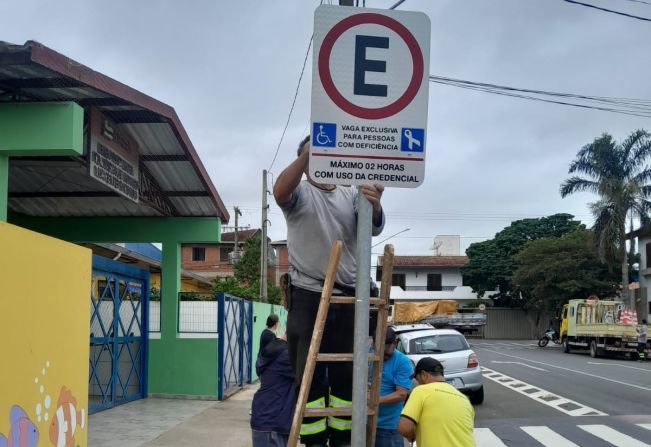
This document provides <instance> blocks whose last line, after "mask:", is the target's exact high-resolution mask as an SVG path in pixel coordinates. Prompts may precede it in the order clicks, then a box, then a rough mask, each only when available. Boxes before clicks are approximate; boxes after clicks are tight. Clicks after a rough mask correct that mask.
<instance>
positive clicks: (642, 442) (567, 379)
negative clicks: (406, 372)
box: [469, 340, 651, 447]
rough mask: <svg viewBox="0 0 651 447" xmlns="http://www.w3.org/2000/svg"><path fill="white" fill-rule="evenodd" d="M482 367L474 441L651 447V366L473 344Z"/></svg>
mask: <svg viewBox="0 0 651 447" xmlns="http://www.w3.org/2000/svg"><path fill="white" fill-rule="evenodd" d="M469 341H470V344H471V345H472V348H473V349H474V351H475V352H476V353H477V355H478V356H479V362H480V365H482V367H483V368H485V370H484V394H485V401H484V403H483V404H482V405H477V406H475V439H476V442H477V446H478V447H484V446H486V447H488V446H491V447H493V446H495V447H501V446H507V447H517V446H523V447H524V446H541V445H543V446H550V447H551V446H554V447H558V446H570V447H601V446H604V447H612V446H617V447H645V446H647V447H648V446H651V404H650V402H651V361H649V362H635V361H631V360H628V359H625V358H607V357H606V358H596V359H593V358H591V357H590V356H589V355H588V354H587V353H581V352H572V353H570V354H565V353H563V352H562V350H561V347H560V346H547V347H546V348H538V346H537V344H536V341H535V340H532V341H528V340H469Z"/></svg>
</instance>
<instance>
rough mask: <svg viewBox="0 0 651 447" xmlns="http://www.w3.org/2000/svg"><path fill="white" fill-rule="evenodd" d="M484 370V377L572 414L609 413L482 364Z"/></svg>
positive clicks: (593, 414) (601, 414) (600, 414)
mask: <svg viewBox="0 0 651 447" xmlns="http://www.w3.org/2000/svg"><path fill="white" fill-rule="evenodd" d="M482 372H483V377H484V378H486V379H489V380H492V381H493V382H496V383H498V384H500V385H502V386H505V387H507V388H510V389H512V390H513V391H515V392H516V393H519V394H522V395H523V396H527V397H528V398H530V399H533V400H535V401H536V402H539V403H541V404H544V405H547V406H549V407H552V408H555V409H557V410H558V411H561V412H563V413H565V414H568V415H570V416H584V415H588V414H589V415H591V416H607V414H606V413H604V412H602V411H599V410H595V409H594V408H591V407H588V406H586V405H583V404H580V403H578V402H576V401H573V400H571V399H567V398H564V397H562V396H559V395H556V394H553V393H550V392H549V391H547V390H544V389H542V388H540V387H538V386H534V385H530V384H528V383H526V382H522V381H521V380H516V379H514V378H513V377H509V376H507V375H506V374H502V373H499V372H497V371H493V370H492V369H490V368H486V367H485V366H482ZM534 390H535V391H534ZM568 407H569V408H568Z"/></svg>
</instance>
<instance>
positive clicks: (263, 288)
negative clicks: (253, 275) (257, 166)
mask: <svg viewBox="0 0 651 447" xmlns="http://www.w3.org/2000/svg"><path fill="white" fill-rule="evenodd" d="M267 194H269V191H268V190H267V170H266V169H265V170H263V171H262V238H261V240H260V244H261V247H260V301H262V302H263V303H266V302H267V301H268V298H267V264H268V263H267V257H268V255H267V248H268V247H267V210H268V209H269V205H267Z"/></svg>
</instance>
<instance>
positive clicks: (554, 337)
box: [538, 328, 561, 348]
mask: <svg viewBox="0 0 651 447" xmlns="http://www.w3.org/2000/svg"><path fill="white" fill-rule="evenodd" d="M550 340H551V341H553V342H554V343H555V344H557V345H560V344H561V339H560V338H559V336H558V332H556V330H555V329H553V328H549V329H547V330H546V331H545V335H543V336H542V337H540V339H539V340H538V346H540V347H541V348H544V347H545V346H547V344H548V343H549V341H550Z"/></svg>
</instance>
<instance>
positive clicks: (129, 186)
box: [88, 108, 139, 203]
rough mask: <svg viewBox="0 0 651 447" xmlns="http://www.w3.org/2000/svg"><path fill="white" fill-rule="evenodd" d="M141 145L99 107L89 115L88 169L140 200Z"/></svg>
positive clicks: (108, 184) (117, 188)
mask: <svg viewBox="0 0 651 447" xmlns="http://www.w3.org/2000/svg"><path fill="white" fill-rule="evenodd" d="M138 161H139V158H138V145H137V143H136V142H135V141H134V139H133V138H131V137H130V136H129V135H127V134H126V133H124V132H122V131H120V129H119V128H118V126H116V124H115V123H114V122H113V121H111V119H109V118H108V117H106V116H105V115H104V114H102V113H101V112H100V111H99V110H97V109H95V108H93V109H91V114H90V147H89V150H88V169H89V174H90V176H91V177H92V178H94V179H95V180H97V181H99V182H100V183H102V184H103V185H106V186H108V187H109V188H111V189H112V190H113V191H115V192H117V193H118V194H120V195H122V196H124V197H126V198H127V199H130V200H132V201H134V202H136V203H138V199H139V197H138V184H139V172H138Z"/></svg>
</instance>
